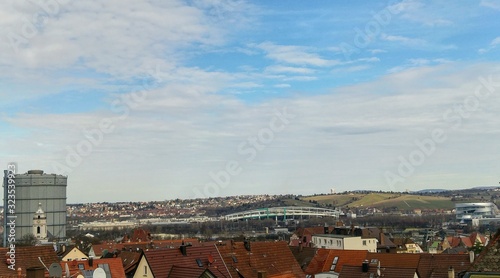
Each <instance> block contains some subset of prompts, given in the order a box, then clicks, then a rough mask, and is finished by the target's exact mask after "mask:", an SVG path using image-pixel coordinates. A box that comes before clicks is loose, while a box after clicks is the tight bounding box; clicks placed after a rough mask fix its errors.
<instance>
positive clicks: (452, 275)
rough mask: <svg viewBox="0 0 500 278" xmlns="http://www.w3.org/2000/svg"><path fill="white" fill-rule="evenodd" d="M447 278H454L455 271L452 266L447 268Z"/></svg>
mask: <svg viewBox="0 0 500 278" xmlns="http://www.w3.org/2000/svg"><path fill="white" fill-rule="evenodd" d="M448 278H455V269H453V266H450V268H448Z"/></svg>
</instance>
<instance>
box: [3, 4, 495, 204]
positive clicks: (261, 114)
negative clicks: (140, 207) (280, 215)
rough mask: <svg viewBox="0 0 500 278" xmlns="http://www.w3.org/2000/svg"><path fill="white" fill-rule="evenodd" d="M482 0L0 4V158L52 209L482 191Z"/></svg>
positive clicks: (491, 76) (488, 44)
mask: <svg viewBox="0 0 500 278" xmlns="http://www.w3.org/2000/svg"><path fill="white" fill-rule="evenodd" d="M499 18H500V3H499V2H497V1H493V0H481V1H451V0H450V1H417V0H396V1H394V0H393V1H313V2H311V1H295V0H291V1H263V0H262V1H242V0H235V1H225V0H188V1H182V0H169V1H132V0H130V1H129V0H109V1H90V0H89V1H68V0H43V1H39V0H29V1H14V0H9V1H1V2H0V38H1V39H0V98H1V100H0V138H1V140H0V164H3V165H4V166H2V167H4V169H7V165H8V163H10V162H16V163H17V164H18V169H17V171H18V172H19V173H24V172H26V171H28V170H30V169H42V170H44V171H45V172H46V173H56V174H61V175H66V176H68V187H67V202H68V203H84V202H105V201H107V202H119V201H153V200H168V199H175V198H205V197H214V196H233V195H247V194H302V195H309V194H321V193H330V192H332V190H333V191H335V192H342V191H347V190H382V191H406V190H410V191H413V190H421V189H429V188H440V189H441V188H442V189H459V188H468V187H474V186H484V185H498V182H499V180H500V177H499V176H498V175H499V173H500V160H499V158H498V154H499V153H500V144H499V143H498V142H499V141H498V140H499V139H498V138H499V136H500V110H499V107H500V32H499V30H500V20H498V19H499Z"/></svg>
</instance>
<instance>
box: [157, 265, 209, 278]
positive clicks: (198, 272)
mask: <svg viewBox="0 0 500 278" xmlns="http://www.w3.org/2000/svg"><path fill="white" fill-rule="evenodd" d="M207 272H208V273H210V274H212V275H215V274H213V273H212V272H211V271H210V270H208V269H205V268H193V267H182V266H176V265H174V266H172V269H171V270H170V272H169V274H168V276H167V277H171V278H199V277H209V276H202V275H203V274H206V273H207Z"/></svg>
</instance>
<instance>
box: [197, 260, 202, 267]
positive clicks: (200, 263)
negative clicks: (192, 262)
mask: <svg viewBox="0 0 500 278" xmlns="http://www.w3.org/2000/svg"><path fill="white" fill-rule="evenodd" d="M196 264H198V266H199V267H203V263H202V262H201V259H196Z"/></svg>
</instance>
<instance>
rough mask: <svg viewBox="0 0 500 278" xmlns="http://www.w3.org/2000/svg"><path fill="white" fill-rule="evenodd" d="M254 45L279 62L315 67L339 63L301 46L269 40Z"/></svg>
mask: <svg viewBox="0 0 500 278" xmlns="http://www.w3.org/2000/svg"><path fill="white" fill-rule="evenodd" d="M254 46H255V47H256V48H259V49H261V50H264V51H265V52H266V57H268V58H269V59H272V60H275V61H277V62H280V63H286V64H292V65H301V66H316V67H330V66H334V65H337V64H339V63H340V62H339V61H338V60H328V59H325V58H322V57H321V56H320V55H319V54H317V53H314V52H313V51H311V50H310V49H308V48H307V47H303V46H296V45H278V44H274V43H271V42H263V43H260V44H257V45H254Z"/></svg>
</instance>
